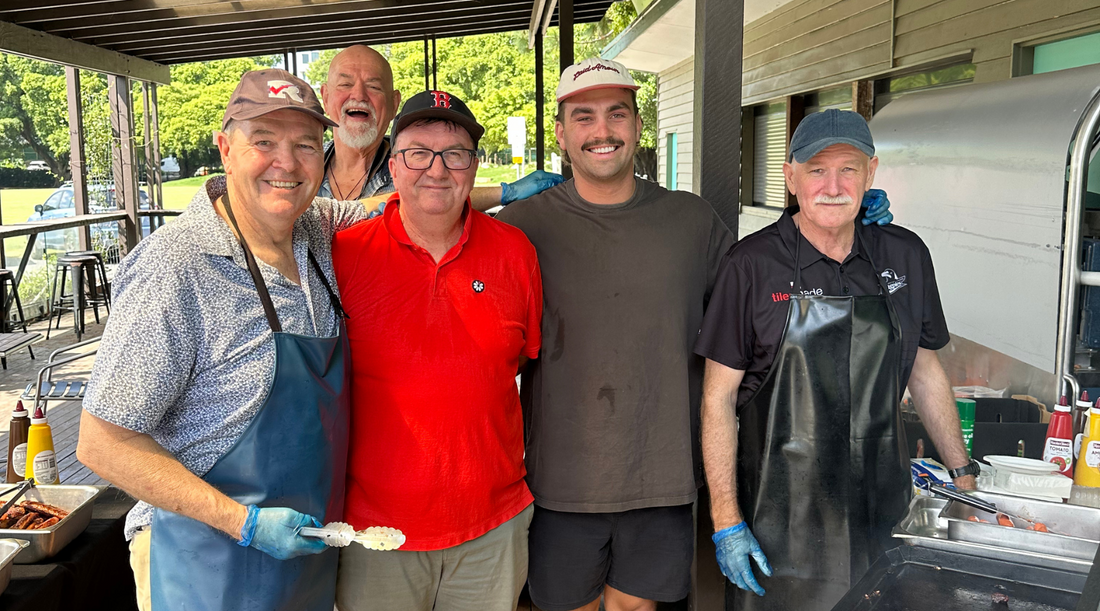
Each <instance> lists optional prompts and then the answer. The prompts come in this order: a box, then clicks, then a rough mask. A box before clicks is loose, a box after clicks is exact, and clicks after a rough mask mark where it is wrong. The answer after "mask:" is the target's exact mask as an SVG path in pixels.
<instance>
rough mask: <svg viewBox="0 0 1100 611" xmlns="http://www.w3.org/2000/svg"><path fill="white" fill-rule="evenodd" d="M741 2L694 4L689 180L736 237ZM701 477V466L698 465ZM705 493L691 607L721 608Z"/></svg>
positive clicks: (722, 584) (703, 493)
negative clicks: (692, 99) (692, 93)
mask: <svg viewBox="0 0 1100 611" xmlns="http://www.w3.org/2000/svg"><path fill="white" fill-rule="evenodd" d="M744 14H745V3H744V0H695V99H694V102H693V130H692V131H693V134H692V182H693V185H692V186H693V189H694V191H695V193H697V194H698V195H699V196H700V197H702V198H703V199H705V200H706V201H707V202H709V203H710V205H711V206H712V207H713V208H714V211H715V212H717V213H718V216H719V218H721V219H722V221H723V222H725V224H726V226H727V227H729V229H730V231H732V232H733V235H734V236H736V235H737V215H738V214H739V212H740V209H739V208H740V207H739V205H738V203H739V202H738V196H737V187H738V184H739V182H740V177H741V55H742V41H743V35H744V26H743V21H744ZM698 469H699V470H700V471H699V473H698V475H702V465H698ZM708 494H709V493H708V489H707V488H706V487H703V488H702V489H701V490H699V501H698V503H697V504H696V511H697V513H696V521H695V529H696V539H695V562H694V564H693V567H692V582H691V597H690V604H691V607H690V608H691V609H693V610H694V611H718V610H721V609H725V591H726V578H725V577H724V576H723V575H722V572H721V570H719V568H718V563H717V562H716V561H715V558H714V554H715V548H714V542H713V541H711V539H710V536H711V535H712V534H713V533H714V524H713V522H711V519H710V497H709V496H708Z"/></svg>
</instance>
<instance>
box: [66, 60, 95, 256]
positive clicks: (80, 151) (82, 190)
mask: <svg viewBox="0 0 1100 611" xmlns="http://www.w3.org/2000/svg"><path fill="white" fill-rule="evenodd" d="M65 93H66V97H67V98H68V101H69V171H70V173H71V174H72V177H73V208H74V211H75V212H76V214H77V215H78V216H79V215H83V214H88V213H89V212H90V211H89V210H88V176H87V168H86V167H85V161H84V159H85V158H84V104H83V103H82V101H81V97H80V70H78V69H77V68H76V67H74V66H65ZM76 235H77V238H78V240H79V243H80V250H89V249H91V247H92V239H91V232H90V231H89V227H88V226H87V225H85V226H83V227H81V228H79V229H78V230H77V232H76Z"/></svg>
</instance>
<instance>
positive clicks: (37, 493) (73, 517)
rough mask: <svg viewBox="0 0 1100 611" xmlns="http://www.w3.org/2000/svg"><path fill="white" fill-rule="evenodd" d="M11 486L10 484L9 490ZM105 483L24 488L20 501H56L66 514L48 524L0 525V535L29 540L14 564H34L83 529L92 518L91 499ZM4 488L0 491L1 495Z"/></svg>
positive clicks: (64, 544) (51, 554)
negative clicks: (18, 527)
mask: <svg viewBox="0 0 1100 611" xmlns="http://www.w3.org/2000/svg"><path fill="white" fill-rule="evenodd" d="M10 489H11V488H9V490H10ZM106 489H107V486H66V485H64V484H58V485H51V486H36V487H34V488H31V489H30V490H29V491H27V494H26V495H24V496H23V498H22V499H21V501H23V500H29V501H37V502H40V503H49V504H50V505H56V506H58V507H60V508H62V509H64V510H65V511H68V512H69V515H67V516H65V518H64V519H62V520H61V521H60V522H58V523H57V524H54V525H53V526H51V527H49V528H42V529H39V530H14V529H10V528H0V538H10V539H20V540H23V541H27V542H28V543H30V545H29V546H27V548H26V549H24V550H23V551H22V552H20V553H19V555H18V556H16V557H15V564H33V563H35V562H41V561H42V560H45V559H46V558H52V557H53V556H54V555H55V554H57V552H59V551H61V548H63V547H65V546H66V545H68V544H69V542H70V541H72V540H73V539H75V538H76V537H77V535H79V534H80V533H82V532H84V529H85V528H87V527H88V523H89V522H91V521H92V503H94V502H95V498H96V497H97V496H99V494H100V493H101V492H103V491H104V490H106ZM4 492H5V491H0V496H2V495H3V494H4Z"/></svg>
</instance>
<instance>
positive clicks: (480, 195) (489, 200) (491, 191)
mask: <svg viewBox="0 0 1100 611" xmlns="http://www.w3.org/2000/svg"><path fill="white" fill-rule="evenodd" d="M501 190H502V189H501V188H500V187H499V186H496V187H474V188H473V189H472V190H471V191H470V205H471V206H472V207H473V208H474V210H477V211H478V212H485V211H486V210H488V209H490V208H496V207H497V206H499V205H500V197H501Z"/></svg>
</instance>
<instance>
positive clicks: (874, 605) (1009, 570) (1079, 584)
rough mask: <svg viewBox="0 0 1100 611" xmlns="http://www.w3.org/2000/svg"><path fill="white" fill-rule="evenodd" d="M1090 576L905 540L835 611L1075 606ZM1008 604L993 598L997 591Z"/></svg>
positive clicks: (1046, 610) (1064, 609) (1063, 609)
mask: <svg viewBox="0 0 1100 611" xmlns="http://www.w3.org/2000/svg"><path fill="white" fill-rule="evenodd" d="M1086 578H1087V576H1086V575H1084V574H1082V573H1072V572H1066V571H1060V570H1057V569H1050V568H1045V567H1038V566H1026V565H1023V566H1022V565H1019V564H1016V563H1014V562H1007V561H1004V560H997V559H994V558H982V557H975V556H971V555H969V554H959V553H954V552H947V551H943V550H935V549H928V548H923V547H913V546H908V545H903V546H901V547H898V548H895V549H891V550H888V551H887V552H886V554H884V555H883V556H881V557H879V560H878V561H877V562H875V564H874V565H872V566H871V568H870V569H869V570H868V571H867V574H866V575H864V576H863V578H862V579H860V581H859V583H857V584H856V585H855V586H854V587H853V588H852V589H851V590H849V591H848V593H847V594H845V595H844V597H843V598H841V599H840V601H839V602H838V603H837V604H836V605H835V606H834V607H833V611H913V610H918V609H919V610H925V609H935V610H936V611H973V610H975V609H1011V610H1012V611H1073V610H1074V609H1075V608H1076V607H1077V602H1078V600H1079V599H1080V598H1081V592H1082V591H1083V590H1084V587H1085V580H1086ZM994 593H998V594H1003V595H1005V596H1007V597H1008V605H1007V606H1004V605H999V604H994V603H993V594H994Z"/></svg>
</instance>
